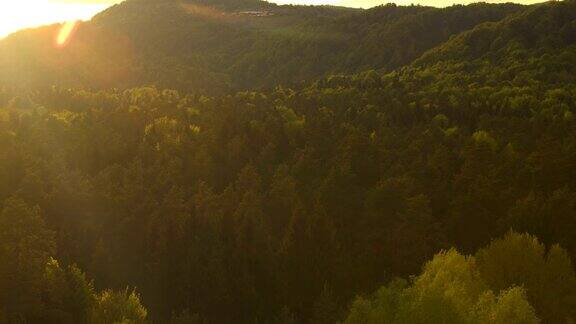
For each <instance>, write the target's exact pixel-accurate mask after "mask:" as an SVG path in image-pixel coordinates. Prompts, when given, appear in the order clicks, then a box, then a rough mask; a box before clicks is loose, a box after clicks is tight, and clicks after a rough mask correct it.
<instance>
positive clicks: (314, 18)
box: [0, 0, 521, 93]
mask: <svg viewBox="0 0 576 324" xmlns="http://www.w3.org/2000/svg"><path fill="white" fill-rule="evenodd" d="M230 3H234V6H231V5H229V4H228V5H226V2H210V1H209V2H193V1H187V2H186V1H175V0H129V1H126V2H123V3H122V4H120V5H116V6H114V7H112V8H110V9H108V10H106V11H105V12H103V13H101V14H100V15H98V16H96V17H95V18H94V19H93V20H92V21H91V22H88V23H85V24H82V25H80V27H79V29H78V31H77V32H76V34H75V36H74V38H73V39H72V41H71V42H70V44H68V46H67V47H66V48H63V49H60V48H54V46H53V39H54V37H55V33H57V29H58V27H57V26H52V27H48V28H44V29H39V30H34V31H25V32H21V33H18V34H16V35H13V36H12V37H10V38H8V39H7V40H5V41H2V42H0V69H2V70H5V71H14V72H13V73H5V74H3V75H2V76H0V82H2V83H4V84H8V85H10V84H17V85H18V84H19V85H25V86H45V85H49V84H60V85H63V86H82V87H89V88H93V89H102V88H104V89H105V88H110V87H123V88H126V87H129V86H138V85H157V86H159V87H168V88H173V89H179V90H186V91H194V92H201V93H218V92H220V93H221V92H225V91H229V90H233V89H248V88H252V89H253V88H261V87H264V88H270V87H274V86H277V85H290V84H298V83H301V82H304V81H313V80H316V79H318V78H320V77H322V76H327V75H330V74H335V73H357V72H361V71H364V70H367V69H376V70H383V71H390V70H392V69H395V68H397V67H400V66H402V65H406V64H408V63H410V62H411V61H412V60H414V59H416V58H417V57H419V56H420V55H421V54H422V53H424V52H425V51H426V50H428V49H430V48H432V47H435V46H437V45H439V44H441V43H442V42H444V41H446V40H447V39H448V38H449V37H450V36H452V35H456V34H458V33H460V32H462V31H465V30H468V29H470V28H472V27H474V26H476V25H477V24H479V23H482V22H486V21H497V20H500V19H502V18H504V17H505V16H507V15H508V14H510V13H513V12H516V11H518V10H520V9H521V7H520V6H518V5H511V4H507V5H488V4H476V5H470V6H454V7H450V8H447V9H436V8H428V7H396V6H394V5H387V6H381V7H376V8H373V9H370V10H354V9H346V8H338V7H312V6H308V7H306V6H277V5H273V4H269V3H266V2H261V1H255V2H250V1H246V2H241V3H240V2H230Z"/></svg>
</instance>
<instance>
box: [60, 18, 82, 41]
mask: <svg viewBox="0 0 576 324" xmlns="http://www.w3.org/2000/svg"><path fill="white" fill-rule="evenodd" d="M77 26H78V20H74V21H69V22H67V23H65V24H64V25H62V27H60V31H59V32H58V36H56V47H60V48H61V47H64V46H66V45H67V44H68V42H70V39H71V38H72V35H73V34H74V31H75V30H76V27H77Z"/></svg>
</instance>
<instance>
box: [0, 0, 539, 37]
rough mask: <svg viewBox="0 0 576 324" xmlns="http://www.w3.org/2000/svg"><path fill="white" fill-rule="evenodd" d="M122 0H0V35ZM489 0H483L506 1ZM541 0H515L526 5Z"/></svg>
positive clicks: (314, 0) (432, 2) (432, 0)
mask: <svg viewBox="0 0 576 324" xmlns="http://www.w3.org/2000/svg"><path fill="white" fill-rule="evenodd" d="M121 1H122V0H0V38H3V37H5V36H7V35H8V34H10V33H13V32H15V31H17V30H19V29H23V28H31V27H37V26H41V25H47V24H52V23H57V22H65V21H71V20H88V19H90V18H91V17H92V16H94V15H95V14H97V13H98V12H100V11H102V10H104V9H106V8H107V7H108V6H111V5H113V4H114V3H119V2H121ZM510 1H511V0H492V1H487V2H510ZM542 1H543V0H516V1H514V2H518V3H524V4H530V3H537V2H542ZM272 2H276V3H279V4H287V3H293V4H309V5H320V4H328V5H340V6H347V7H362V8H370V7H373V6H377V5H380V4H383V3H388V2H394V3H396V4H398V5H410V4H421V5H429V6H437V7H445V6H450V5H452V4H454V3H462V4H466V3H471V2H478V0H272Z"/></svg>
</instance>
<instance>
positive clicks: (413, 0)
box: [14, 0, 543, 8]
mask: <svg viewBox="0 0 576 324" xmlns="http://www.w3.org/2000/svg"><path fill="white" fill-rule="evenodd" d="M14 1H18V0H14ZM49 1H51V2H64V3H75V4H78V3H84V4H86V3H91V4H95V3H97V4H114V3H118V2H121V0H49ZM271 2H276V3H281V4H285V3H294V4H313V5H318V4H330V5H342V4H346V5H348V6H353V7H365V8H366V7H373V6H377V5H380V4H383V3H388V2H394V3H396V4H399V5H410V4H421V5H427V6H437V7H444V6H450V5H452V4H455V3H461V4H467V3H473V2H479V0H476V1H475V0H272V1H271ZM485 2H492V3H505V2H517V3H524V4H530V3H538V2H543V0H516V1H514V0H492V1H490V0H488V1H485Z"/></svg>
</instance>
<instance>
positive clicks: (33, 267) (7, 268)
mask: <svg viewBox="0 0 576 324" xmlns="http://www.w3.org/2000/svg"><path fill="white" fill-rule="evenodd" d="M54 249H55V243H54V233H53V232H52V231H50V230H48V229H47V228H46V225H45V224H44V220H43V219H42V216H41V215H40V209H39V208H38V207H30V206H28V205H26V203H25V202H23V201H22V200H18V199H8V200H6V201H5V202H4V204H3V208H2V211H1V212H0V308H2V309H3V310H4V312H5V315H6V316H7V318H8V319H9V320H10V321H16V320H31V319H33V318H34V317H35V316H38V315H39V314H40V312H41V311H42V310H43V303H42V295H41V294H42V283H43V280H44V273H45V266H46V263H47V262H48V260H49V257H50V256H51V255H53V254H54Z"/></svg>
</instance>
